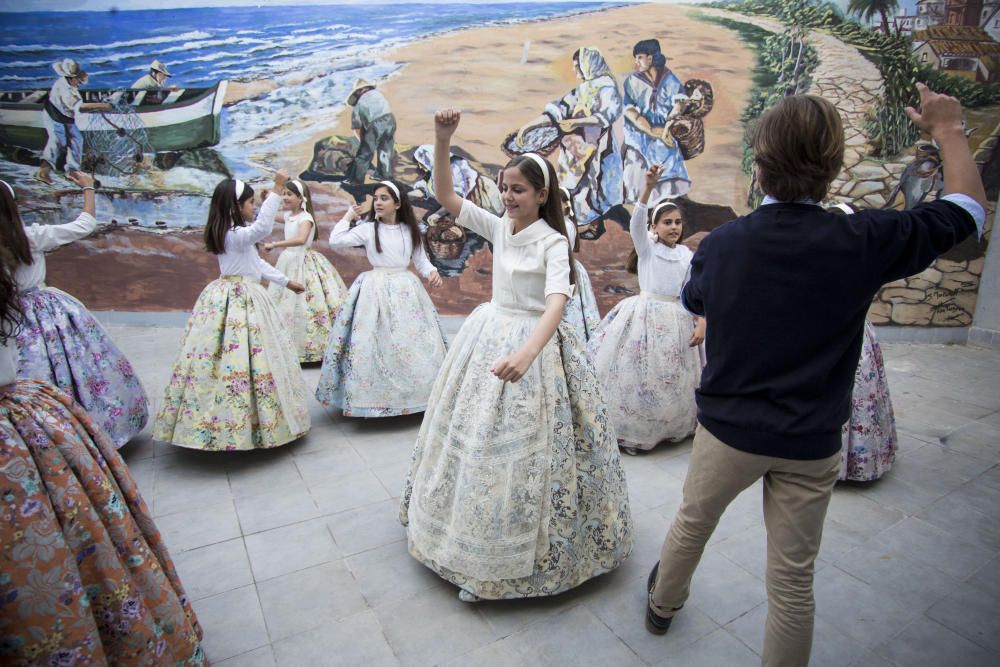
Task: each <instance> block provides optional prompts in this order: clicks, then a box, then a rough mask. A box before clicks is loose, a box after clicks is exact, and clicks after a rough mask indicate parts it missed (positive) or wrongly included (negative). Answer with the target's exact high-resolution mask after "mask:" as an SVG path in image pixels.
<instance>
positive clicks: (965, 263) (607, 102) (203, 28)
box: [0, 0, 1000, 326]
mask: <svg viewBox="0 0 1000 667" xmlns="http://www.w3.org/2000/svg"><path fill="white" fill-rule="evenodd" d="M59 2H60V0H50V2H49V5H48V6H52V7H58V5H59ZM75 4H77V5H79V4H81V3H75ZM168 4H169V3H168ZM206 4H208V3H206ZM845 4H846V2H845ZM862 4H863V3H862ZM870 4H871V7H868V6H867V5H865V6H864V7H862V14H861V16H854V15H845V13H844V10H843V9H841V8H838V7H837V6H835V5H833V4H829V3H821V2H812V1H809V0H734V1H732V2H716V3H710V4H690V5H680V4H661V3H635V2H596V3H595V2H549V3H546V2H532V3H527V2H526V3H500V4H488V3H472V2H470V3H467V4H456V3H424V4H406V3H404V4H397V5H393V6H392V7H391V11H389V10H385V9H380V10H378V11H373V10H372V7H371V6H360V5H355V4H336V3H329V2H328V3H324V4H314V5H305V6H265V7H237V6H223V7H218V6H217V7H202V8H195V9H190V8H185V9H180V8H177V9H155V10H153V9H142V10H129V11H119V10H115V11H108V10H103V9H101V8H100V7H101V6H99V5H98V2H97V0H94V1H93V2H84V3H83V5H84V6H85V7H93V8H94V10H92V11H46V12H41V11H31V12H11V13H3V14H0V16H2V18H3V21H2V25H0V175H2V177H3V178H4V179H6V180H8V181H10V182H12V183H13V184H14V186H15V189H16V190H17V196H18V199H19V201H20V204H21V210H22V212H23V213H24V217H25V219H26V222H28V223H39V224H46V223H52V222H63V221H66V220H68V219H70V218H71V217H72V216H74V215H75V212H76V210H78V208H79V206H80V201H81V199H80V196H79V193H78V192H77V189H76V188H75V186H73V185H72V184H71V183H70V182H69V181H68V180H67V179H66V178H65V172H66V171H67V170H72V169H83V170H85V171H88V172H92V173H94V174H96V176H97V178H98V180H100V182H101V186H102V187H101V189H100V191H99V197H98V216H97V217H98V219H99V220H100V221H101V223H102V226H101V230H100V231H99V232H98V234H96V235H95V236H92V237H90V238H87V239H84V240H82V241H79V242H77V243H75V244H72V245H70V246H67V247H64V248H61V249H59V250H57V251H55V252H53V253H52V254H51V255H50V257H49V260H48V280H49V282H50V284H53V285H55V286H57V287H61V288H63V289H66V290H67V291H69V292H71V293H73V294H74V295H76V296H77V297H79V298H80V299H81V300H83V301H84V302H85V303H87V305H88V306H89V307H90V308H92V309H95V310H134V311H170V310H180V311H183V310H187V309H189V308H190V307H191V306H192V304H193V303H194V300H195V298H196V297H197V295H198V293H199V291H200V290H201V289H202V287H203V286H204V285H205V283H207V282H208V281H210V280H211V279H213V278H214V277H215V276H216V275H217V274H218V268H217V264H216V260H215V257H214V256H212V255H210V254H208V253H206V252H204V250H203V242H202V236H201V227H202V225H203V224H204V221H205V217H206V212H207V206H208V200H209V197H210V194H211V191H212V189H213V188H214V186H215V184H216V183H217V182H218V181H219V180H220V179H222V178H226V177H231V176H235V177H238V178H241V179H243V180H246V181H248V182H250V183H251V184H253V185H254V186H256V187H258V189H260V187H266V186H267V184H268V183H269V182H270V178H271V175H272V174H273V172H274V171H275V170H276V169H284V170H286V171H288V172H289V173H291V174H293V175H295V176H297V177H299V178H301V179H302V180H304V181H306V182H307V183H308V185H309V187H310V189H311V191H312V193H313V203H314V207H315V209H316V213H317V218H318V223H319V228H320V233H319V238H320V239H323V238H324V237H325V236H326V235H327V234H329V230H330V229H331V227H332V226H333V224H335V223H336V222H337V221H338V220H339V219H340V217H341V216H342V215H343V213H344V212H345V211H346V210H347V208H348V207H349V206H351V205H353V204H355V203H358V202H362V201H364V200H365V198H366V196H367V195H368V194H369V193H370V191H371V189H372V183H373V182H375V181H377V180H380V179H383V178H388V177H391V178H393V179H395V180H397V181H399V182H400V183H402V184H403V186H404V190H406V196H408V197H409V199H410V201H411V203H412V204H413V205H414V207H415V209H416V211H417V214H418V217H420V218H421V219H422V221H423V230H424V233H425V237H426V240H427V244H428V248H429V250H430V255H431V258H432V261H433V262H434V263H435V264H436V265H437V267H438V268H439V270H440V271H441V273H442V275H443V276H446V280H445V286H444V288H443V289H440V290H437V291H435V292H432V297H433V299H434V301H435V303H436V304H437V306H438V308H439V310H440V311H441V312H442V314H445V315H463V314H466V313H468V312H470V311H471V310H472V308H474V307H475V306H476V305H478V304H479V303H481V302H482V301H484V300H486V299H488V298H489V292H490V284H491V280H490V275H489V274H490V270H491V257H490V249H489V246H488V244H486V243H485V241H484V240H483V239H481V238H479V237H478V236H476V235H475V234H472V233H471V232H468V231H466V230H464V229H462V228H461V227H459V226H457V225H456V224H455V223H454V221H453V220H452V219H451V218H450V216H449V215H448V213H447V212H446V211H444V210H443V209H442V208H441V207H440V205H439V204H438V203H437V201H436V199H435V193H434V188H433V177H432V173H431V170H432V163H433V147H432V146H431V142H432V140H433V129H432V127H433V124H432V113H433V111H434V110H436V109H438V108H441V107H444V106H454V107H457V108H460V109H462V110H463V114H464V120H463V123H462V126H461V128H460V129H459V132H458V135H457V136H456V139H455V147H454V150H453V154H452V156H451V169H452V174H453V177H454V181H455V183H456V187H458V188H459V189H460V190H461V192H462V194H463V195H464V196H466V197H468V198H469V199H471V200H472V201H474V202H476V203H477V204H479V205H480V206H483V207H485V208H487V209H490V210H493V211H495V212H500V211H501V209H502V204H501V202H500V196H499V191H498V189H497V186H496V181H495V178H496V175H497V173H498V171H499V170H500V168H501V166H502V165H503V164H504V163H505V162H506V161H507V160H508V159H509V157H511V156H513V155H516V154H519V153H523V152H526V151H529V150H533V151H537V152H540V153H543V154H546V155H547V156H548V157H549V159H550V160H552V162H553V164H554V165H556V168H557V173H558V175H559V181H560V185H561V186H563V187H565V188H566V189H568V190H569V192H570V194H571V197H572V200H573V205H574V210H575V213H576V219H577V224H578V229H579V232H580V237H581V239H582V244H581V250H580V253H579V258H580V260H581V261H582V262H583V263H584V264H585V265H586V266H587V268H588V270H589V272H590V274H591V278H592V280H593V283H594V288H595V292H596V294H597V297H598V302H599V306H600V308H601V310H602V313H603V312H606V311H607V310H608V309H610V308H611V307H612V306H613V305H614V304H615V303H616V302H617V301H618V300H619V299H621V298H622V297H623V296H627V295H629V294H632V293H635V291H637V289H638V285H637V282H636V279H635V277H634V276H632V275H630V274H628V273H627V272H626V271H625V266H624V265H625V259H626V258H627V256H628V253H629V250H630V249H631V241H630V238H629V235H628V232H627V225H628V220H629V212H630V210H631V208H632V205H633V204H634V202H635V200H636V197H637V194H638V184H639V183H640V182H641V178H642V174H643V173H644V172H645V170H646V168H647V166H648V165H649V164H651V163H662V164H664V165H665V167H666V169H665V170H664V174H663V178H662V181H661V183H660V185H659V186H658V189H657V193H656V195H654V197H656V198H659V197H670V198H674V199H675V200H676V201H677V202H678V204H679V206H680V208H681V209H682V211H683V213H684V216H685V220H686V229H685V241H684V242H685V243H687V244H689V245H691V246H692V247H696V246H697V244H698V243H699V242H700V240H701V239H702V238H704V236H705V235H707V234H709V233H711V230H712V229H714V228H715V227H717V226H718V225H720V224H722V223H724V222H726V221H727V220H729V219H732V218H733V217H735V216H736V215H738V214H741V213H744V212H746V211H748V210H750V208H751V207H752V206H754V205H756V203H757V202H758V201H759V198H760V192H759V190H758V188H757V186H756V183H754V182H753V179H752V174H751V171H752V170H751V169H750V168H749V166H750V164H751V160H752V156H750V155H749V152H748V149H747V147H746V144H745V141H744V136H745V133H746V129H747V127H748V125H749V124H750V123H752V122H753V120H754V119H755V118H756V117H757V116H758V115H759V114H760V113H761V112H762V111H763V110H764V109H766V108H767V107H768V106H769V105H770V104H772V103H773V102H774V101H775V100H777V99H778V98H780V96H782V95H785V94H788V93H790V92H812V93H816V94H820V95H823V96H825V97H827V98H828V99H830V100H831V101H833V102H834V103H835V104H836V105H837V107H838V108H839V109H840V111H841V113H842V115H843V116H844V119H845V130H846V139H847V144H848V150H847V155H846V161H845V165H844V170H843V172H842V173H841V174H840V176H839V177H838V178H837V180H836V181H835V182H834V184H833V188H832V190H831V201H844V202H849V203H852V204H854V205H855V206H857V207H862V208H864V207H890V206H891V207H897V208H903V207H911V206H914V205H916V204H917V203H919V202H920V201H922V200H925V199H928V198H934V197H936V196H937V195H938V193H939V192H940V189H941V187H942V179H941V165H940V159H939V156H938V153H937V149H936V147H935V146H933V145H932V144H930V143H928V142H927V141H925V140H922V139H921V137H919V136H918V135H917V134H915V133H914V131H913V129H912V128H911V127H910V126H909V125H908V123H907V122H906V121H905V115H904V114H903V112H902V108H903V107H904V106H905V105H907V104H910V103H912V101H913V84H914V83H915V82H916V81H917V80H924V81H927V82H928V84H929V85H931V86H932V87H935V88H937V89H941V90H945V91H946V92H949V93H950V94H953V95H956V96H958V97H959V98H960V99H961V100H962V101H963V103H964V104H965V105H966V107H967V108H968V114H967V134H968V137H969V142H970V145H971V146H972V147H973V149H974V151H975V152H976V158H977V161H978V163H979V165H980V168H981V170H982V174H983V178H984V181H985V183H986V185H987V190H988V193H989V195H990V197H991V199H992V200H993V201H996V198H997V195H998V190H1000V154H998V152H1000V151H998V144H1000V83H998V81H1000V68H998V66H997V62H1000V43H998V42H997V41H996V40H997V39H998V38H1000V23H997V22H998V21H1000V18H997V17H998V14H997V11H998V9H1000V0H977V2H975V3H974V2H971V1H970V0H954V1H952V0H919V1H914V0H901V1H900V2H898V3H889V4H887V3H882V2H880V3H874V2H872V3H870ZM893 5H894V6H895V13H896V15H892V12H891V11H880V8H883V7H885V8H887V9H888V8H891V7H892V6H893ZM994 23H997V25H994ZM989 213H990V219H992V213H993V212H992V211H990V212H989ZM989 231H990V230H989V227H988V231H987V235H986V238H985V239H984V240H982V241H976V240H969V241H966V242H965V243H963V244H962V245H961V246H959V247H958V248H955V249H954V250H952V251H951V252H950V253H948V255H946V256H945V257H943V258H942V259H939V260H938V261H937V262H936V263H935V264H934V265H933V266H932V267H931V268H929V269H928V270H927V271H925V272H923V273H922V274H920V275H919V276H915V277H913V278H910V279H908V280H905V281H899V282H898V283H894V284H891V285H887V286H886V287H885V288H884V289H883V290H882V291H881V292H880V294H879V295H878V297H877V298H876V300H875V302H874V303H873V305H872V309H871V311H870V316H871V318H872V320H873V321H874V322H875V323H876V324H899V325H911V326H965V325H968V324H969V323H970V322H971V319H972V313H973V312H974V308H975V299H976V293H977V290H978V285H979V276H980V274H981V273H982V268H983V258H984V251H985V248H986V243H988V238H989ZM275 234H276V237H277V235H280V234H281V231H280V229H279V230H277V231H276V233H275ZM317 249H318V250H320V251H321V252H323V253H324V254H325V255H326V256H327V257H328V258H329V259H330V260H331V261H332V262H333V263H334V265H335V266H336V267H337V268H338V270H339V271H340V273H341V274H342V275H343V277H344V279H345V280H347V281H350V280H353V278H354V277H355V276H356V275H357V274H358V273H359V272H361V271H363V270H365V269H366V268H367V261H366V259H365V256H364V252H363V251H362V250H361V249H353V250H348V251H339V250H338V251H336V252H335V251H333V250H331V249H329V248H327V247H325V244H324V243H322V242H320V243H318V244H317ZM270 259H271V260H272V261H273V260H274V259H275V258H274V257H271V258H270Z"/></svg>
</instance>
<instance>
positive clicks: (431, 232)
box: [426, 217, 466, 259]
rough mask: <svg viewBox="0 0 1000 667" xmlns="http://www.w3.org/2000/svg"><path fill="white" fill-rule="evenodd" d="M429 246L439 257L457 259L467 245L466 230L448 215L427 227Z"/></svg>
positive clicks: (435, 255)
mask: <svg viewBox="0 0 1000 667" xmlns="http://www.w3.org/2000/svg"><path fill="white" fill-rule="evenodd" d="M426 238H427V246H428V247H429V248H430V249H431V254H433V255H434V257H436V258H437V259H457V258H458V256H459V255H461V254H462V248H463V247H464V246H465V238H466V236H465V230H464V229H462V228H461V227H459V226H458V225H456V224H455V222H454V221H453V220H452V219H451V218H450V217H446V218H443V219H441V220H439V221H438V222H436V223H435V224H433V225H431V226H430V227H429V228H428V229H427V236H426Z"/></svg>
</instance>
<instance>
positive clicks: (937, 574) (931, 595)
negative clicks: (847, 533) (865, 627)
mask: <svg viewBox="0 0 1000 667" xmlns="http://www.w3.org/2000/svg"><path fill="white" fill-rule="evenodd" d="M836 566H837V567H838V568H840V569H841V570H843V571H844V572H847V573H848V574H850V575H852V576H854V577H855V578H856V579H860V580H861V581H864V582H865V583H867V584H868V585H870V586H871V587H872V588H874V589H875V590H876V591H880V592H882V593H884V594H886V595H891V596H892V597H894V598H896V599H898V600H899V601H900V602H902V603H904V604H905V605H906V606H908V607H910V608H913V609H918V610H920V611H923V610H925V609H927V608H928V607H930V606H931V605H932V604H934V603H935V602H937V601H938V600H940V599H942V598H943V597H945V596H946V595H948V593H950V592H951V591H952V590H954V588H955V586H957V585H958V584H959V583H960V581H959V580H958V579H956V578H954V577H952V576H951V575H948V574H945V573H944V572H942V571H941V570H938V569H936V568H933V567H930V566H928V565H923V564H921V563H918V562H916V561H913V560H910V558H908V557H907V554H906V553H901V552H898V551H894V550H889V549H886V548H884V547H883V545H881V544H880V543H879V540H878V538H875V539H873V540H871V541H870V542H868V543H867V544H864V545H862V546H860V547H858V548H857V549H854V550H852V551H850V552H849V553H847V554H845V555H844V556H842V557H841V558H839V559H837V561H836Z"/></svg>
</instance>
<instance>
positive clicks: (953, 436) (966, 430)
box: [942, 413, 1000, 464]
mask: <svg viewBox="0 0 1000 667" xmlns="http://www.w3.org/2000/svg"><path fill="white" fill-rule="evenodd" d="M997 414H1000V413H994V415H991V416H990V417H987V418H985V419H981V420H978V421H976V422H974V423H971V424H965V425H964V426H962V427H961V428H959V429H956V430H955V431H953V432H951V433H949V434H948V435H947V436H946V437H944V438H943V439H942V440H943V444H944V445H945V447H947V448H948V449H949V450H951V451H956V452H960V453H962V454H965V455H966V456H970V457H972V458H976V459H981V460H983V461H985V462H987V463H993V464H995V463H1000V417H995V415H997ZM992 419H995V420H996V423H993V421H991V420H992Z"/></svg>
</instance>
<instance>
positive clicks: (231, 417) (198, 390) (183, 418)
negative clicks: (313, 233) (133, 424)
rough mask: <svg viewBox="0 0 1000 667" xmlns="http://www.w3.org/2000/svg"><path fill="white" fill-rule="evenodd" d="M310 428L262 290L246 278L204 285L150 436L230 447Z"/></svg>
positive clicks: (295, 369) (296, 374)
mask: <svg viewBox="0 0 1000 667" xmlns="http://www.w3.org/2000/svg"><path fill="white" fill-rule="evenodd" d="M308 430H309V408H308V403H307V391H306V383H305V379H304V378H303V377H302V370H301V369H300V368H299V360H298V357H297V356H296V354H295V347H294V346H293V345H292V340H291V337H290V336H289V334H288V330H287V329H285V326H284V324H283V323H282V322H281V318H280V316H279V315H278V311H277V309H276V308H275V307H274V303H273V302H272V301H271V298H270V297H269V296H268V295H267V291H266V290H265V289H264V288H263V287H262V286H261V285H260V283H258V282H257V281H255V280H251V279H249V278H244V277H243V276H223V277H222V278H219V279H218V280H215V281H213V282H211V283H209V284H208V286H207V287H205V289H204V290H202V293H201V296H199V297H198V301H197V303H195V306H194V311H193V312H192V313H191V317H190V318H188V323H187V331H185V333H184V341H183V343H182V344H181V350H180V354H179V355H178V356H177V361H176V362H175V363H174V370H173V374H172V375H171V377H170V384H168V385H167V388H166V391H165V392H164V397H163V408H162V409H161V410H160V413H159V414H158V415H157V416H156V421H155V422H154V423H153V437H154V438H156V439H157V440H163V441H165V442H169V443H171V444H173V445H178V446H180V447H188V448H191V449H203V450H211V451H234V450H249V449H267V448H270V447H278V446H279V445H283V444H285V443H288V442H291V441H292V440H295V439H296V438H299V437H301V436H303V435H305V433H306V432H307V431H308Z"/></svg>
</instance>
